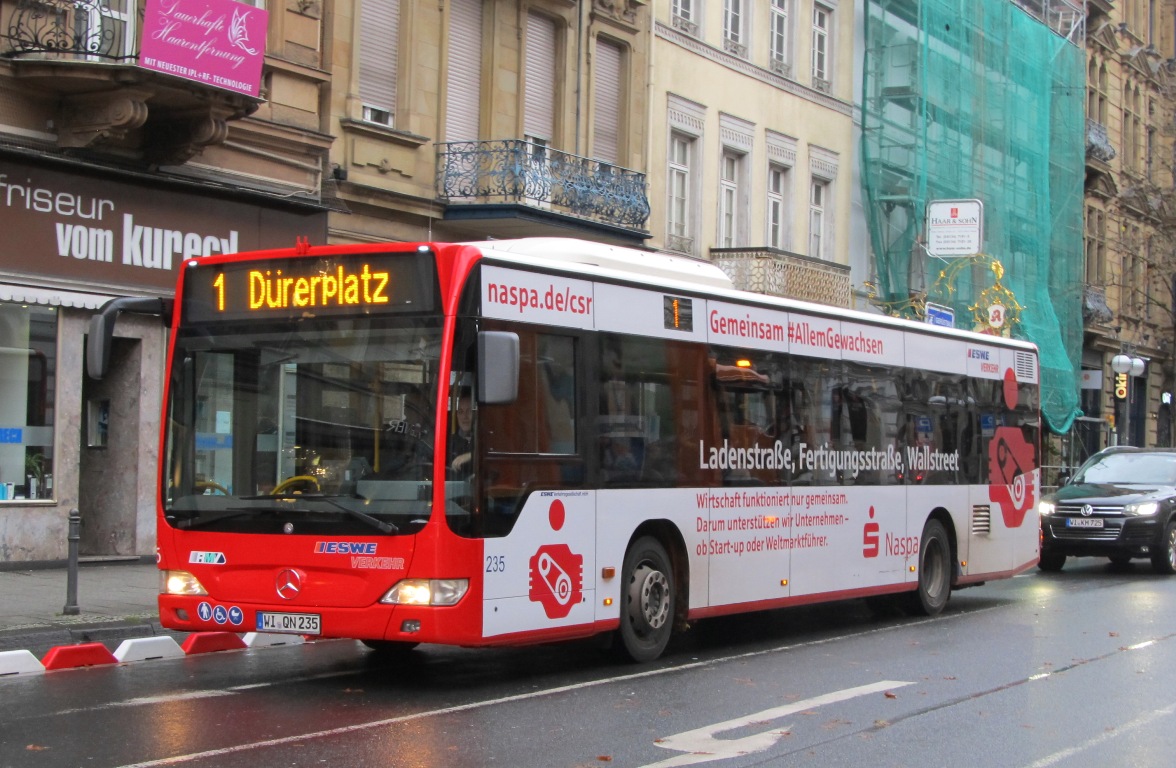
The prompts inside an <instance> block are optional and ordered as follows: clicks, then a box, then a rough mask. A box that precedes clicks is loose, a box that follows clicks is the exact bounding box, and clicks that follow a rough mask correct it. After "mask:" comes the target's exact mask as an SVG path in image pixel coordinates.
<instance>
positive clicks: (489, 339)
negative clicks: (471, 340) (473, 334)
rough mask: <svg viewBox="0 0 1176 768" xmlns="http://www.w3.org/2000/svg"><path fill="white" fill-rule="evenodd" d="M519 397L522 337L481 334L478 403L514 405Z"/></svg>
mask: <svg viewBox="0 0 1176 768" xmlns="http://www.w3.org/2000/svg"><path fill="white" fill-rule="evenodd" d="M518 396H519V335H518V334H517V333H511V332H510V331H481V332H480V333H479V334H478V402H479V403H484V404H486V405H505V404H506V403H513V402H514V401H515V399H516V398H517V397H518Z"/></svg>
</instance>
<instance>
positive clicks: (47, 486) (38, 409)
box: [0, 303, 57, 501]
mask: <svg viewBox="0 0 1176 768" xmlns="http://www.w3.org/2000/svg"><path fill="white" fill-rule="evenodd" d="M56 355H57V312H56V310H54V309H52V308H49V307H39V306H32V307H28V306H23V305H20V304H8V303H0V360H2V364H0V500H6V501H10V500H13V499H29V498H33V499H48V498H52V497H53V412H54V401H53V393H54V377H55V374H56V367H57V366H56Z"/></svg>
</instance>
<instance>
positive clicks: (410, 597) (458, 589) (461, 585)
mask: <svg viewBox="0 0 1176 768" xmlns="http://www.w3.org/2000/svg"><path fill="white" fill-rule="evenodd" d="M469 588H470V580H469V579H404V580H403V581H398V582H396V586H394V587H392V589H390V590H388V593H387V594H385V595H384V596H383V597H381V598H380V602H381V603H388V604H390V605H456V604H457V601H459V600H461V599H462V598H463V597H465V593H466V590H468V589H469Z"/></svg>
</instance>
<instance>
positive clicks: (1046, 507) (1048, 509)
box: [1037, 499, 1058, 517]
mask: <svg viewBox="0 0 1176 768" xmlns="http://www.w3.org/2000/svg"><path fill="white" fill-rule="evenodd" d="M1057 508H1058V505H1057V502H1053V501H1045V500H1044V499H1042V500H1041V501H1039V502H1037V514H1039V515H1041V516H1042V517H1048V516H1049V515H1052V514H1053V513H1054V511H1055V510H1057Z"/></svg>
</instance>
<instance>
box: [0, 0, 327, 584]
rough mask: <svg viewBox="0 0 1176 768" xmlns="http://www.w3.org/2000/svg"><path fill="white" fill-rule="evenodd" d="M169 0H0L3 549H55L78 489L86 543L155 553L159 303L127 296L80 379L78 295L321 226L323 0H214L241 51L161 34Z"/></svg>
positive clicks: (176, 25) (101, 292)
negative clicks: (92, 366) (110, 358)
mask: <svg viewBox="0 0 1176 768" xmlns="http://www.w3.org/2000/svg"><path fill="white" fill-rule="evenodd" d="M176 8H177V6H174V5H171V6H164V5H163V4H159V5H158V6H153V4H151V3H150V2H148V3H147V4H146V5H141V4H140V3H137V2H134V1H133V0H132V2H129V3H127V4H125V5H123V6H118V8H116V7H115V6H114V5H113V4H108V3H105V2H94V3H88V2H85V0H83V1H82V2H73V1H72V0H71V2H53V0H50V2H42V0H3V2H2V3H0V30H2V32H0V34H2V35H3V37H0V104H3V110H0V226H2V229H3V232H4V233H5V236H4V239H3V241H2V242H0V353H2V354H3V356H4V363H5V364H4V365H3V367H2V369H0V370H2V371H3V373H2V374H0V410H2V411H3V416H2V417H0V483H2V484H3V486H2V487H3V490H2V492H0V567H2V566H3V565H5V564H7V565H11V564H14V563H15V564H19V563H25V562H30V561H40V562H44V561H60V560H62V559H63V558H64V557H65V556H66V552H67V527H68V518H69V513H70V510H72V509H77V510H79V512H80V514H81V520H82V528H81V541H80V549H81V551H82V553H83V554H85V555H89V556H93V557H135V556H150V555H152V554H153V553H154V549H155V505H156V497H157V489H156V481H157V475H156V472H157V466H158V463H157V458H158V449H159V438H158V434H159V429H158V427H159V418H160V406H161V402H162V394H163V368H164V359H163V358H164V355H165V346H164V344H165V338H166V334H165V330H164V325H163V323H162V322H160V321H159V320H155V319H152V318H142V317H139V318H136V317H126V316H124V318H122V319H121V320H120V321H119V323H118V325H117V329H116V339H115V347H114V352H113V355H114V364H113V374H112V376H111V377H109V378H107V379H105V380H103V381H93V380H90V379H88V378H87V377H86V376H85V373H84V371H83V359H84V350H85V344H86V340H85V336H86V329H87V325H88V321H89V318H90V316H91V315H92V314H93V312H94V311H95V310H96V309H97V308H98V307H100V306H101V305H102V304H103V303H104V302H105V301H106V300H107V299H109V298H111V297H116V296H149V297H168V296H169V295H171V293H172V292H173V291H174V285H175V280H176V276H177V273H178V270H179V268H180V264H181V263H182V261H183V260H184V259H185V258H188V257H192V256H203V255H208V254H213V253H224V252H230V251H234V250H242V249H249V248H257V247H272V246H279V245H290V244H292V243H293V242H294V239H295V237H297V236H299V235H304V236H309V237H312V238H314V239H317V240H320V241H321V240H323V239H325V237H326V226H327V207H328V206H329V204H330V201H324V200H323V199H322V195H321V180H322V177H323V172H324V169H327V168H328V166H327V150H328V148H329V146H330V144H331V138H330V136H329V135H328V134H327V132H326V129H327V128H328V123H327V122H326V120H325V117H324V114H323V112H322V111H321V109H320V105H321V104H323V103H325V101H323V99H324V97H325V95H326V84H327V83H328V77H327V74H326V71H325V69H324V63H325V61H324V58H323V55H324V49H323V45H322V41H323V40H324V37H323V13H322V8H321V6H320V5H319V4H318V3H313V2H312V3H290V4H288V5H282V6H279V7H277V8H270V9H268V12H267V10H266V9H265V8H263V7H260V6H253V5H243V4H233V3H230V4H227V5H226V4H224V3H221V4H216V3H212V4H210V5H209V6H208V7H207V8H208V13H210V14H213V16H214V17H215V18H223V19H225V22H224V23H223V26H224V28H226V29H227V28H229V25H228V23H227V19H228V17H230V16H235V18H236V19H237V22H236V25H235V29H236V34H237V37H236V38H235V40H233V41H232V43H233V44H234V45H235V44H238V43H239V44H240V46H241V47H242V50H244V49H249V50H251V51H252V53H244V52H242V53H240V54H236V53H231V52H230V48H231V45H230V42H229V41H226V40H220V39H218V40H217V41H215V42H213V43H212V44H211V45H212V47H211V48H206V49H205V52H206V53H207V52H208V51H210V50H212V51H215V52H219V53H221V54H226V55H225V59H226V60H229V59H231V60H232V62H233V64H235V65H237V66H239V67H241V69H232V68H231V67H230V68H226V69H223V70H222V69H220V68H219V67H214V66H208V67H203V66H193V65H191V63H190V62H187V61H186V60H185V59H184V57H183V55H182V54H180V53H176V54H175V55H173V52H170V51H167V50H162V51H161V50H160V49H159V45H158V37H153V36H152V34H151V33H152V31H153V30H158V28H159V27H158V26H153V25H167V24H170V26H169V30H170V40H172V41H175V40H178V39H180V38H181V37H183V35H185V34H189V33H192V29H191V26H192V25H191V23H190V22H191V20H190V19H189V18H187V17H181V16H179V15H177V16H173V17H171V18H165V17H166V15H167V14H168V13H173V12H175V10H176ZM263 15H264V16H263ZM259 22H260V25H258V24H259ZM185 27H186V28H187V29H185ZM249 31H252V34H253V37H252V39H250V37H249V34H247V32H249ZM201 34H203V32H201ZM261 38H264V40H262V39H261ZM187 39H191V38H187ZM152 45H155V46H156V47H155V48H154V49H153V48H152V47H151V46H152ZM218 46H220V47H218ZM250 67H252V68H253V71H252V73H251V74H239V73H240V72H242V71H244V70H245V69H249V68H250ZM218 73H219V74H218ZM203 75H208V78H209V79H208V80H205V79H203ZM214 76H215V77H216V78H217V79H216V80H215V81H213V80H212V77H214Z"/></svg>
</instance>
